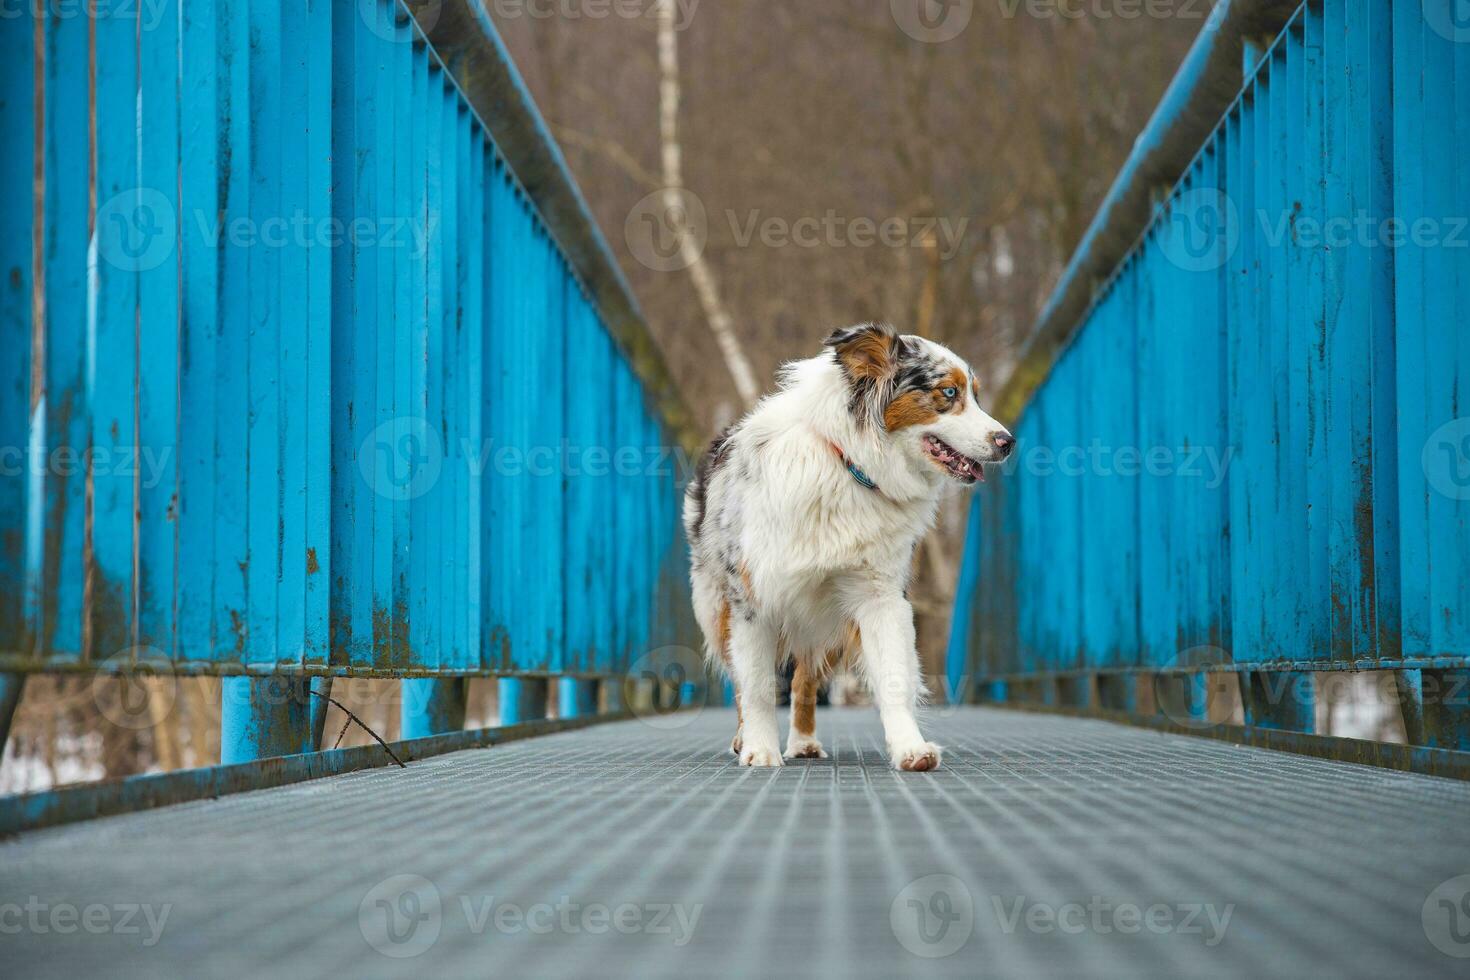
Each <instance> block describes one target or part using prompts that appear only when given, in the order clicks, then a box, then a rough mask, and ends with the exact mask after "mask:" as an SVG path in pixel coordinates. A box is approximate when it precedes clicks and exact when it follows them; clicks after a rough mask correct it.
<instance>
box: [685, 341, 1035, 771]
mask: <svg viewBox="0 0 1470 980" xmlns="http://www.w3.org/2000/svg"><path fill="white" fill-rule="evenodd" d="M1013 445H1014V440H1013V439H1012V438H1011V434H1010V433H1009V432H1007V431H1006V429H1005V428H1004V427H1003V426H1002V425H1000V423H998V422H996V421H995V419H993V418H991V417H990V416H989V415H987V414H985V412H984V411H982V410H981V408H980V403H979V385H978V384H977V383H976V381H975V376H974V374H973V372H971V370H970V368H969V366H968V365H967V364H966V363H965V362H964V361H963V360H961V359H960V358H959V357H957V356H955V354H954V353H953V352H951V351H950V350H948V349H947V348H945V347H942V346H940V345H939V344H936V343H933V342H931V341H928V340H925V339H923V338H922V337H913V336H900V335H899V334H898V332H897V331H896V330H894V329H893V328H892V327H890V326H887V325H878V324H865V325H862V326H857V327H850V328H847V329H844V330H839V331H837V332H836V333H834V334H833V335H832V336H831V337H829V338H828V339H827V343H826V347H825V349H824V350H823V351H822V353H821V354H819V355H818V356H816V357H813V358H810V359H808V360H803V361H793V362H791V363H790V364H787V365H786V366H785V367H784V368H783V369H782V373H781V385H780V388H779V390H777V391H776V392H775V393H773V394H770V395H767V396H766V397H765V398H763V399H762V400H761V402H760V404H758V405H757V406H756V407H755V408H754V409H753V410H752V411H751V412H750V414H748V415H747V416H745V418H743V419H741V420H740V421H739V422H738V423H736V424H735V425H734V426H732V427H731V428H730V429H729V430H728V431H726V433H725V434H724V435H722V436H721V437H720V438H718V439H716V440H715V442H714V443H713V444H712V445H711V446H710V449H709V452H708V453H707V454H706V455H705V457H704V459H703V460H701V462H700V466H699V470H698V473H697V475H696V477H695V479H694V480H693V481H692V482H691V483H690V485H689V489H688V492H687V493H686V495H685V499H684V528H685V532H686V533H687V534H688V537H689V545H690V549H691V552H692V572H691V579H692V582H693V594H694V611H695V615H696V616H697V618H698V619H699V624H700V627H701V629H703V631H704V636H705V642H706V648H707V655H708V656H709V657H710V659H711V660H713V661H715V662H716V663H717V664H718V665H721V666H723V667H724V669H725V670H727V671H728V672H729V673H730V674H731V676H732V677H733V679H734V682H735V689H736V695H735V697H736V707H737V710H738V712H739V719H740V721H739V728H738V730H737V731H736V733H735V740H734V741H733V742H732V743H731V748H732V749H733V750H734V751H735V752H736V753H737V754H738V755H739V757H740V764H741V765H746V766H779V765H781V759H782V755H781V745H780V733H779V732H778V730H777V723H776V704H777V697H778V695H777V673H778V669H779V668H780V667H781V666H782V665H783V664H784V663H785V662H786V661H787V660H788V659H794V660H795V665H796V666H795V677H794V680H793V682H792V692H791V704H792V708H791V731H790V734H789V735H788V737H787V741H786V758H788V759H791V758H817V757H825V756H826V753H825V752H824V751H823V750H822V745H821V743H820V742H819V741H817V737H816V731H815V727H816V726H815V705H816V693H817V685H818V684H819V683H820V681H821V679H822V678H823V676H824V675H826V674H827V673H828V672H829V671H830V670H831V669H832V667H833V666H834V664H835V663H836V662H837V661H838V660H839V659H840V658H841V657H842V656H843V655H844V653H846V652H847V651H853V653H854V657H853V660H854V666H855V667H856V668H857V669H858V671H859V672H860V673H861V674H862V675H863V676H864V677H865V679H866V681H867V684H868V687H869V688H870V689H871V690H872V692H873V697H874V700H875V701H876V703H877V705H878V711H879V714H880V717H881V718H882V721H883V731H884V736H885V738H886V740H887V743H888V753H889V757H890V759H891V760H892V762H893V766H894V768H897V769H906V770H927V769H934V768H937V767H938V766H939V759H940V749H939V746H937V745H935V744H933V743H932V742H928V741H925V740H924V736H923V735H921V734H920V733H919V726H918V723H917V722H916V721H915V719H914V708H915V705H916V704H917V702H918V699H919V697H920V695H921V694H922V693H923V690H922V684H921V682H920V675H919V660H918V652H917V650H916V648H915V645H914V616H913V609H912V608H911V607H910V606H909V603H908V599H907V598H906V596H905V588H906V586H907V582H908V576H909V569H910V565H911V559H912V555H913V550H914V548H915V546H917V544H918V543H919V540H920V538H922V537H923V536H924V534H925V533H927V532H928V530H929V529H930V528H931V527H932V526H933V523H934V518H935V513H936V511H937V509H938V505H939V500H940V498H941V497H942V496H943V495H944V493H945V492H946V490H947V489H949V488H952V487H956V486H958V485H961V484H963V485H969V484H973V483H974V482H975V481H977V480H981V479H984V475H983V472H982V468H981V467H982V464H983V463H991V462H999V461H1000V460H1002V459H1004V458H1005V457H1006V456H1007V455H1009V453H1010V451H1011V448H1012V446H1013Z"/></svg>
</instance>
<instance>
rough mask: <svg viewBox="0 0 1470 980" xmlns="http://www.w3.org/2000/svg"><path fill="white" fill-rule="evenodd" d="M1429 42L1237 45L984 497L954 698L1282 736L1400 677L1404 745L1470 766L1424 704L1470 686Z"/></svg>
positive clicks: (1456, 359) (1422, 18)
mask: <svg viewBox="0 0 1470 980" xmlns="http://www.w3.org/2000/svg"><path fill="white" fill-rule="evenodd" d="M1451 14H1452V11H1451V10H1450V8H1449V6H1448V5H1446V4H1442V3H1438V2H1436V3H1429V4H1422V5H1421V4H1391V3H1389V2H1387V0H1322V2H1315V0H1314V2H1312V3H1307V4H1303V5H1301V6H1300V7H1299V8H1298V9H1297V10H1296V12H1295V14H1294V15H1293V16H1292V17H1291V18H1290V20H1289V21H1288V20H1283V23H1282V25H1281V30H1280V31H1279V32H1275V34H1274V39H1273V41H1272V43H1271V46H1270V47H1269V48H1268V49H1267V50H1264V51H1259V50H1254V49H1252V48H1251V46H1250V43H1249V38H1247V39H1245V40H1246V43H1245V48H1246V51H1247V56H1246V58H1245V66H1244V77H1243V79H1242V85H1241V90H1240V93H1239V96H1238V98H1237V99H1236V100H1235V102H1234V103H1233V104H1232V105H1231V106H1230V107H1229V108H1228V110H1227V111H1226V112H1225V113H1224V116H1223V118H1222V119H1221V120H1220V123H1219V125H1218V126H1217V127H1216V128H1215V130H1214V131H1213V132H1212V133H1210V135H1209V136H1208V138H1207V139H1206V140H1205V141H1204V143H1203V144H1202V145H1201V146H1200V147H1199V151H1198V153H1197V154H1196V156H1195V157H1194V159H1193V160H1192V161H1191V162H1190V163H1189V164H1188V165H1187V166H1185V167H1183V168H1182V169H1181V170H1180V171H1179V172H1178V173H1177V174H1173V175H1170V179H1169V181H1168V185H1169V186H1168V188H1167V191H1166V192H1161V193H1160V194H1159V199H1158V201H1157V205H1156V208H1155V212H1154V215H1153V219H1152V221H1151V222H1150V224H1149V225H1148V226H1147V228H1146V229H1145V231H1144V233H1143V234H1142V235H1141V236H1140V237H1139V238H1138V240H1137V242H1136V243H1135V245H1134V247H1133V249H1132V250H1131V251H1130V252H1129V253H1128V254H1127V255H1126V256H1125V257H1124V258H1123V259H1122V261H1120V262H1118V263H1117V265H1116V267H1115V268H1114V269H1113V270H1112V272H1111V274H1110V276H1109V277H1108V279H1107V280H1106V281H1104V282H1101V283H1098V284H1096V285H1095V287H1094V293H1093V301H1092V304H1091V306H1090V308H1089V309H1088V310H1087V311H1086V314H1085V316H1084V317H1083V318H1082V320H1081V321H1080V323H1078V324H1077V328H1076V330H1075V331H1074V332H1073V334H1072V339H1071V340H1070V342H1069V343H1068V344H1067V345H1066V347H1065V348H1063V349H1062V350H1061V351H1060V352H1059V353H1058V354H1057V355H1056V356H1055V358H1054V360H1053V362H1052V363H1051V364H1050V366H1049V369H1048V373H1047V374H1046V376H1045V379H1044V380H1043V381H1041V382H1040V384H1039V386H1036V387H1035V392H1034V395H1032V397H1031V398H1030V400H1029V402H1028V403H1027V404H1026V405H1025V407H1024V410H1023V411H1022V412H1021V414H1020V417H1019V419H1018V420H1017V424H1016V426H1015V431H1016V432H1017V434H1018V435H1019V436H1021V438H1022V448H1021V451H1020V452H1018V453H1017V457H1018V462H1017V463H1016V464H1014V465H1012V466H1010V467H1008V468H1007V472H1006V473H1005V474H1004V475H1003V476H1002V477H1001V483H1000V485H999V486H988V487H985V488H982V489H981V491H980V493H979V502H978V503H977V505H976V511H975V519H973V520H972V521H971V525H970V526H971V530H970V533H971V535H979V536H981V539H980V540H979V541H978V543H977V542H973V541H972V542H971V545H970V546H968V547H967V549H966V564H965V568H964V571H963V573H962V586H963V588H962V593H961V595H960V599H959V604H960V608H958V609H957V611H956V616H955V622H956V624H957V631H956V633H955V634H954V635H953V636H952V638H951V646H950V656H951V664H950V672H951V674H952V675H954V674H956V673H963V672H965V671H967V670H968V671H973V672H974V673H975V674H976V675H978V677H977V680H978V687H979V688H982V689H983V688H985V687H986V686H987V685H988V684H989V683H991V682H992V681H1005V680H1026V679H1036V680H1046V681H1048V682H1049V681H1050V680H1051V679H1054V678H1057V677H1075V676H1077V675H1079V674H1087V673H1099V674H1101V675H1110V672H1126V671H1129V670H1137V669H1139V668H1143V669H1148V668H1153V669H1154V670H1155V671H1165V672H1167V671H1170V670H1179V669H1189V670H1235V671H1238V672H1240V675H1241V686H1242V690H1243V691H1245V692H1246V696H1245V709H1246V715H1247V721H1248V722H1249V723H1251V724H1256V725H1260V726H1263V727H1277V728H1280V727H1287V728H1291V729H1294V730H1299V731H1300V730H1309V729H1310V728H1311V725H1312V697H1313V695H1312V691H1311V677H1310V673H1311V672H1312V671H1317V670H1349V669H1363V668H1377V669H1389V670H1400V671H1401V672H1402V676H1401V689H1402V690H1403V691H1404V692H1406V695H1407V696H1408V697H1410V699H1411V701H1410V703H1407V704H1406V707H1405V712H1406V718H1407V719H1408V721H1409V722H1410V731H1411V734H1413V735H1415V736H1416V737H1428V738H1430V739H1431V740H1432V741H1431V743H1430V744H1437V745H1442V746H1455V745H1459V746H1464V745H1465V744H1466V742H1465V739H1466V738H1470V734H1467V732H1470V725H1467V724H1466V723H1465V720H1464V719H1465V717H1467V715H1466V712H1465V711H1464V709H1463V706H1460V705H1456V704H1452V703H1449V700H1448V699H1447V698H1445V697H1444V696H1443V695H1442V694H1441V696H1440V700H1439V701H1432V698H1433V697H1434V695H1433V694H1432V693H1431V688H1436V687H1437V688H1439V689H1441V691H1443V690H1444V689H1452V688H1453V685H1454V683H1455V682H1456V681H1457V680H1458V678H1459V677H1460V674H1458V673H1457V672H1456V671H1457V669H1458V668H1460V667H1461V666H1462V665H1464V664H1465V663H1466V661H1467V657H1470V617H1467V615H1466V613H1465V610H1466V609H1470V530H1467V528H1470V490H1467V489H1466V488H1467V487H1470V428H1467V425H1470V423H1466V422H1465V420H1464V419H1463V418H1461V416H1463V415H1464V406H1465V405H1466V404H1470V400H1467V398H1466V395H1467V391H1466V388H1467V384H1470V382H1467V378H1470V354H1467V351H1470V345H1466V344H1465V342H1464V341H1463V339H1462V337H1461V334H1462V333H1463V329H1462V326H1463V324H1464V322H1465V318H1466V312H1467V311H1466V304H1467V302H1470V300H1467V296H1470V248H1466V247H1464V246H1465V242H1464V239H1465V237H1466V236H1465V234H1464V228H1463V221H1464V219H1463V216H1464V215H1465V214H1466V212H1467V210H1470V168H1467V167H1466V165H1465V163H1464V161H1465V160H1466V159H1467V154H1466V152H1465V149H1466V147H1467V145H1470V113H1466V112H1464V111H1463V109H1464V108H1465V106H1466V104H1467V103H1470V53H1467V51H1466V48H1467V47H1470V45H1466V44H1464V43H1458V42H1462V41H1464V40H1465V37H1464V36H1462V35H1463V29H1462V27H1460V26H1457V25H1458V22H1457V21H1455V20H1454V19H1453V18H1452V16H1451ZM1236 40H1237V41H1239V40H1240V39H1239V38H1237V39H1236ZM1215 43H1216V44H1218V43H1220V42H1219V40H1218V39H1216V41H1215ZM1186 81H1187V80H1186ZM1154 138H1157V134H1154ZM1078 261H1079V260H1074V262H1073V266H1074V267H1075V266H1076V265H1077V263H1078ZM1067 288H1069V289H1070V288H1072V287H1071V286H1070V285H1069V286H1068V287H1067ZM1057 302H1059V300H1054V302H1053V304H1050V305H1049V307H1048V309H1053V308H1055V306H1056V303H1057ZM1124 336H1126V337H1127V339H1126V341H1124V340H1122V339H1121V338H1122V337H1124ZM1125 346H1126V354H1125V351H1124V350H1123V348H1124V347H1125ZM1029 383H1030V382H1028V381H1027V379H1025V378H1022V379H1020V380H1019V381H1017V382H1015V384H1019V385H1021V386H1022V387H1026V386H1027V385H1028V384H1029ZM1012 387H1014V385H1013V386H1012ZM1120 403H1127V404H1126V406H1125V405H1123V404H1120ZM1128 411H1131V412H1132V413H1133V414H1132V417H1131V418H1130V417H1128V416H1127V414H1126V413H1127V412H1128ZM1097 441H1101V442H1103V443H1111V444H1114V445H1124V444H1130V442H1131V444H1132V445H1134V446H1135V447H1136V448H1137V450H1138V451H1139V452H1141V453H1142V454H1144V466H1143V469H1142V471H1141V472H1139V473H1138V474H1137V476H1136V478H1134V479H1133V480H1132V481H1131V482H1130V481H1127V480H1123V481H1119V480H1117V477H1116V475H1115V474H1113V473H1105V472H1104V470H1103V467H1101V466H1100V465H1099V464H1098V463H1097V461H1096V459H1095V458H1094V459H1093V460H1091V461H1089V462H1088V463H1087V464H1086V465H1084V466H1083V467H1082V473H1081V475H1080V476H1078V475H1074V474H1071V473H1068V472H1064V471H1063V468H1062V467H1061V466H1060V465H1058V464H1059V463H1060V461H1061V459H1062V454H1064V453H1067V452H1071V453H1073V454H1074V455H1075V454H1076V453H1077V452H1078V450H1079V448H1082V449H1085V448H1086V447H1087V446H1090V445H1093V444H1094V443H1095V442H1097ZM1028 445H1029V446H1031V447H1034V448H1036V449H1039V450H1045V460H1046V461H1047V463H1048V464H1049V465H1048V466H1047V467H1038V466H1037V465H1035V463H1036V457H1034V456H1032V455H1029V454H1028V453H1027V451H1026V449H1027V446H1028ZM1200 451H1204V452H1206V453H1210V454H1212V458H1211V457H1209V456H1207V457H1205V458H1204V459H1200V458H1199V457H1198V455H1197V454H1198V453H1199V452H1200ZM1151 453H1162V454H1163V456H1162V457H1161V458H1167V459H1169V460H1170V461H1171V465H1172V466H1174V467H1175V469H1171V470H1168V471H1154V470H1153V469H1152V468H1151V467H1150V466H1149V465H1148V456H1149V454H1151ZM1200 463H1204V464H1207V471H1206V472H1205V473H1204V474H1202V475H1200V474H1195V473H1189V472H1185V471H1183V470H1180V469H1178V467H1180V466H1185V467H1187V466H1190V465H1192V464H1193V465H1196V466H1197V465H1198V464H1200ZM1202 477H1203V478H1202ZM1129 494H1132V496H1131V498H1130V496H1129ZM1130 499H1131V500H1132V501H1133V503H1132V505H1131V506H1132V507H1134V508H1136V509H1135V510H1130V509H1129V504H1128V503H1127V501H1129V500H1130ZM1120 525H1121V526H1120ZM1130 542H1132V543H1133V544H1134V546H1135V547H1136V549H1137V551H1136V557H1132V556H1130V555H1129V552H1128V547H1129V543H1130ZM1114 572H1120V573H1121V574H1115V573H1114ZM1120 585H1121V586H1122V590H1121V591H1120V590H1119V587H1120ZM1079 603H1080V610H1081V621H1080V622H1081V626H1080V631H1079V628H1078V627H1077V626H1076V623H1077V612H1078V608H1079ZM1008 615H1013V616H1014V623H1013V624H1012V623H1009V622H1008V620H1007V616H1008ZM1130 616H1136V632H1133V631H1132V630H1131V628H1130V625H1129V619H1130ZM1421 669H1422V670H1423V671H1424V672H1425V674H1424V676H1423V678H1420V676H1419V673H1418V672H1419V671H1420V670H1421ZM1271 675H1274V679H1273V680H1272V683H1276V682H1278V681H1280V680H1281V679H1282V678H1283V677H1286V678H1288V679H1293V680H1300V681H1301V682H1302V683H1301V684H1300V686H1299V690H1298V693H1297V696H1295V699H1294V701H1293V703H1292V704H1291V705H1289V706H1287V705H1282V704H1279V703H1267V701H1266V700H1261V698H1259V697H1258V696H1257V695H1258V694H1264V692H1266V691H1267V689H1268V688H1269V687H1270V684H1268V683H1266V680H1267V678H1268V676H1271ZM1116 676H1123V675H1122V674H1121V673H1118V674H1116ZM1431 681H1433V682H1434V683H1433V684H1431V683H1430V682H1431ZM1421 699H1422V702H1423V703H1422V704H1421V703H1420V702H1421ZM1268 700H1269V699H1268ZM1426 730H1427V731H1428V735H1426V734H1425V732H1426Z"/></svg>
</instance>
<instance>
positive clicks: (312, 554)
mask: <svg viewBox="0 0 1470 980" xmlns="http://www.w3.org/2000/svg"><path fill="white" fill-rule="evenodd" d="M321 570H322V567H321V565H319V564H317V560H316V549H315V548H307V549H306V574H308V575H315V574H316V573H317V572H319V571H321Z"/></svg>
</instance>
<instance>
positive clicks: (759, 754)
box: [740, 745, 781, 766]
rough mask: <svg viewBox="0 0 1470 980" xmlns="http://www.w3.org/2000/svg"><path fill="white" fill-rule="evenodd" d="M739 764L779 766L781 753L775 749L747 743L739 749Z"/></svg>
mask: <svg viewBox="0 0 1470 980" xmlns="http://www.w3.org/2000/svg"><path fill="white" fill-rule="evenodd" d="M740 764H741V765H742V766H779V765H781V753H780V752H779V751H778V750H776V749H762V748H757V747H756V746H753V745H747V746H745V747H744V748H742V749H741V750H740Z"/></svg>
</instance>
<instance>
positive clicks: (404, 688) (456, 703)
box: [399, 677, 469, 738]
mask: <svg viewBox="0 0 1470 980" xmlns="http://www.w3.org/2000/svg"><path fill="white" fill-rule="evenodd" d="M400 691H401V693H402V695H403V704H402V707H401V708H400V714H399V718H400V719H401V721H400V726H399V731H400V733H401V735H400V737H401V738H428V737H429V736H430V735H445V734H448V733H449V732H458V731H462V730H463V729H464V717H465V705H466V696H467V695H468V693H469V682H468V681H467V680H465V678H463V677H414V678H410V679H408V680H404V681H402V682H401V683H400Z"/></svg>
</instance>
